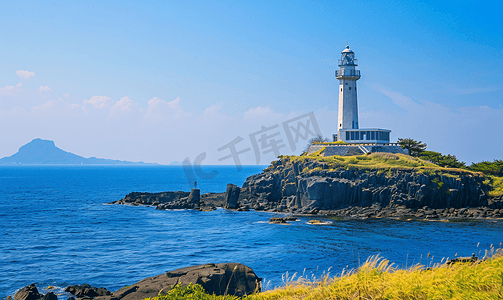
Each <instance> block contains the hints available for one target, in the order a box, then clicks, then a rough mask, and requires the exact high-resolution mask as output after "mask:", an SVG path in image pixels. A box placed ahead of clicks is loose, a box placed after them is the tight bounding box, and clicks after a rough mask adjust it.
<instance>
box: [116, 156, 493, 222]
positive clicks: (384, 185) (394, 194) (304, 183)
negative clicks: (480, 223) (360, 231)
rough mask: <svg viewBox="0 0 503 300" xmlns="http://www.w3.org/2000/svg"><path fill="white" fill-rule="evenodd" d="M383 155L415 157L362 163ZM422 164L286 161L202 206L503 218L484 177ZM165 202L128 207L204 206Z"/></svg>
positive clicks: (137, 195) (204, 200)
mask: <svg viewBox="0 0 503 300" xmlns="http://www.w3.org/2000/svg"><path fill="white" fill-rule="evenodd" d="M383 155H384V156H386V157H385V159H388V160H389V159H391V160H396V161H397V162H398V163H402V164H404V162H403V161H405V162H407V160H410V159H412V158H410V157H409V156H400V155H394V154H372V156H368V157H367V158H366V157H365V156H362V157H361V159H367V160H372V159H374V160H376V159H381V158H382V157H383ZM400 160H402V161H400ZM407 163H409V164H410V161H409V162H407ZM419 164H420V166H421V167H417V168H416V167H410V166H409V167H396V166H393V167H383V166H382V165H381V166H380V167H365V166H363V165H361V164H360V165H358V163H356V164H353V165H348V164H346V165H344V166H341V165H339V166H334V164H331V163H329V162H324V161H323V160H322V161H319V160H317V159H316V158H314V157H313V158H309V157H282V158H281V159H279V160H278V161H275V162H273V163H272V164H271V165H270V166H269V167H268V168H267V169H266V170H264V172H262V173H260V174H256V175H253V176H250V177H248V178H247V180H246V181H245V183H244V184H243V186H242V188H240V189H239V188H238V187H237V186H235V185H231V184H230V185H228V186H227V191H226V192H225V193H222V194H204V195H202V196H201V205H205V206H209V207H219V206H220V207H226V208H232V209H239V210H247V209H255V210H266V211H272V212H288V213H294V214H327V215H334V216H341V217H352V218H369V217H376V218H379V217H398V218H404V217H411V218H423V217H424V218H443V217H445V218H487V217H489V218H499V217H503V198H502V197H490V196H489V191H490V189H491V186H490V185H488V183H487V182H486V181H485V178H484V177H483V176H482V175H481V174H478V173H474V172H469V171H465V170H460V169H445V168H440V167H438V166H437V167H432V164H429V163H424V162H419ZM176 193H183V192H176ZM186 194H188V193H186ZM152 195H154V196H156V197H157V198H152ZM131 196H134V197H131ZM161 196H162V193H160V194H150V195H146V194H140V193H131V194H130V195H128V196H127V197H126V198H125V199H123V200H121V201H122V202H123V203H135V204H145V202H144V201H142V200H141V199H146V198H149V197H150V199H153V200H150V201H147V202H146V203H147V204H154V205H155V204H160V205H158V206H157V208H161V209H162V208H178V206H179V208H198V207H200V205H199V204H197V205H192V206H190V205H188V204H185V203H188V201H187V200H186V199H188V198H187V195H185V194H184V195H180V196H181V197H184V198H180V199H179V200H176V201H171V200H170V201H169V204H166V201H162V200H159V199H162V197H161ZM135 199H136V200H135ZM142 202H143V203H142ZM189 202H190V201H189ZM163 203H164V204H163Z"/></svg>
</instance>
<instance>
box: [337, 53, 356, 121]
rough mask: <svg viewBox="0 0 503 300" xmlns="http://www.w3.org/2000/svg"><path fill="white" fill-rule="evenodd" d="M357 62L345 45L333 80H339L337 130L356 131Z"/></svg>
mask: <svg viewBox="0 0 503 300" xmlns="http://www.w3.org/2000/svg"><path fill="white" fill-rule="evenodd" d="M357 62H358V61H357V59H356V58H355V53H354V52H353V50H351V49H349V45H347V46H346V49H344V50H343V51H342V53H341V59H340V60H339V67H340V69H339V70H336V71H335V78H337V79H339V118H338V121H339V124H338V129H358V99H357V98H358V97H357V93H356V81H357V80H358V79H360V77H361V75H360V70H356V66H358V64H357Z"/></svg>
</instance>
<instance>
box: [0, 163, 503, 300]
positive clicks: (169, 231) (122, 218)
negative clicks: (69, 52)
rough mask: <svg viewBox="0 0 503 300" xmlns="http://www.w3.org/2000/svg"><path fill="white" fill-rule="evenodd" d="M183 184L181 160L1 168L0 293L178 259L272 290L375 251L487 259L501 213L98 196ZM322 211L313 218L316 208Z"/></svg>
mask: <svg viewBox="0 0 503 300" xmlns="http://www.w3.org/2000/svg"><path fill="white" fill-rule="evenodd" d="M262 169H263V166H244V167H243V170H241V171H240V172H238V171H237V170H236V168H235V167H232V166H229V167H222V166H218V167H211V166H206V167H205V171H212V170H217V171H219V175H218V176H217V177H216V178H214V179H212V180H204V181H200V182H198V187H199V188H201V192H202V193H205V192H224V191H225V188H226V185H227V183H234V184H237V185H241V184H242V183H243V182H244V181H245V179H246V177H247V176H250V175H252V174H255V173H258V172H260V171H261V170H262ZM168 190H173V191H175V190H185V191H188V190H189V186H188V184H187V182H186V179H185V176H184V173H183V170H182V168H181V167H178V166H16V167H13V166H2V167H0V297H1V298H3V299H4V298H6V296H8V295H13V294H14V292H15V291H16V290H17V289H18V288H21V287H23V286H26V285H28V284H31V283H37V286H39V287H46V286H49V285H52V286H60V287H64V286H67V285H70V284H82V283H89V284H91V285H93V286H100V287H101V286H103V287H106V288H107V289H109V290H112V291H114V290H116V289H119V288H121V287H124V286H127V285H130V284H132V283H135V282H137V281H139V280H141V279H143V278H146V277H149V276H154V275H158V274H161V273H163V272H167V271H170V270H174V269H176V268H180V267H186V266H191V265H198V264H203V263H210V262H214V263H221V262H239V263H243V264H246V265H248V266H249V267H251V268H252V269H253V270H254V271H255V272H256V273H257V275H258V276H260V277H263V278H265V279H264V282H263V284H264V286H266V287H267V288H273V287H275V286H279V285H281V284H282V282H283V277H284V275H285V274H286V273H287V272H288V274H289V275H288V276H291V275H292V274H294V273H297V274H298V275H301V274H303V273H304V274H305V276H308V277H310V276H317V277H319V276H320V275H322V273H323V271H325V272H326V271H328V270H330V274H333V275H336V274H337V273H340V272H341V271H342V270H343V269H352V268H356V267H358V266H359V265H361V264H362V263H363V262H364V261H365V260H366V259H367V258H368V257H369V256H372V255H381V256H382V257H384V258H386V259H388V260H390V261H391V262H394V263H396V264H397V266H399V267H404V268H405V267H408V266H411V265H413V264H416V263H421V264H424V265H428V264H432V263H434V262H439V261H441V260H442V259H443V258H444V259H445V258H447V257H451V258H452V257H454V256H455V255H456V254H457V255H460V256H467V255H471V254H472V253H476V254H477V255H481V256H483V254H484V250H485V249H489V248H491V246H494V247H496V248H498V247H500V246H501V242H503V234H501V229H502V228H503V222H501V221H483V222H472V223H444V222H406V221H391V220H371V221H333V223H332V224H330V225H323V226H320V225H318V226H316V225H309V224H307V221H308V220H309V218H307V217H302V218H300V219H301V220H300V221H298V222H293V223H292V224H291V225H288V226H284V225H270V224H268V223H267V221H268V220H269V218H270V217H272V216H274V214H271V213H266V212H254V211H250V212H235V211H227V210H224V209H218V210H216V211H212V212H199V211H191V210H175V211H160V210H156V209H155V208H153V207H132V206H123V205H105V204H106V203H108V202H111V201H115V200H119V199H121V198H123V197H124V196H125V195H126V194H128V193H129V192H132V191H142V192H160V191H168ZM317 219H319V217H317Z"/></svg>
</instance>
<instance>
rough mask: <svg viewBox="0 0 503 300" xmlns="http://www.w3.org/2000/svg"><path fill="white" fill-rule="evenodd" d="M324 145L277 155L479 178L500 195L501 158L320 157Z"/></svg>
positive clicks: (491, 193)
mask: <svg viewBox="0 0 503 300" xmlns="http://www.w3.org/2000/svg"><path fill="white" fill-rule="evenodd" d="M324 150H325V148H322V149H320V150H318V151H317V152H314V153H312V154H310V155H301V156H295V155H291V156H280V157H279V158H283V159H288V160H290V161H292V162H294V161H305V160H309V159H312V160H316V161H318V162H321V163H326V167H327V169H328V170H336V169H346V170H349V169H360V170H368V171H377V172H379V173H386V174H389V173H390V172H393V171H404V170H409V171H413V172H419V173H426V174H429V175H442V176H448V177H459V176H461V175H462V176H473V177H481V178H483V179H484V183H485V184H487V185H489V186H490V191H489V196H492V197H497V196H501V195H503V176H502V175H503V161H500V160H496V161H494V162H492V163H491V162H482V163H477V164H472V166H470V167H464V165H459V167H457V168H454V167H449V165H457V164H454V162H456V161H457V159H455V156H450V155H447V156H442V155H440V156H438V155H436V154H435V153H437V152H433V151H423V153H424V154H425V155H426V156H428V157H437V158H439V159H442V157H443V158H445V159H450V160H451V163H452V164H444V165H439V164H436V163H434V162H432V161H429V160H425V159H424V158H423V157H421V156H419V157H413V156H409V155H404V154H392V153H371V154H366V155H353V156H338V155H334V156H324V155H323V153H324ZM275 164H277V162H272V163H271V166H270V167H268V168H267V169H266V170H265V171H268V170H272V169H273V168H274V166H275ZM318 169H321V168H315V169H308V168H305V169H304V170H300V171H302V172H313V171H317V170H318Z"/></svg>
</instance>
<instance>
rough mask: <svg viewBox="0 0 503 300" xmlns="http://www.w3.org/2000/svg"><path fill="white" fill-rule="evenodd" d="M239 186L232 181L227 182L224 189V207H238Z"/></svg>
mask: <svg viewBox="0 0 503 300" xmlns="http://www.w3.org/2000/svg"><path fill="white" fill-rule="evenodd" d="M240 192H241V188H239V187H238V186H237V185H234V184H232V183H229V184H227V190H226V191H225V208H231V209H236V208H238V199H239V194H240Z"/></svg>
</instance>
